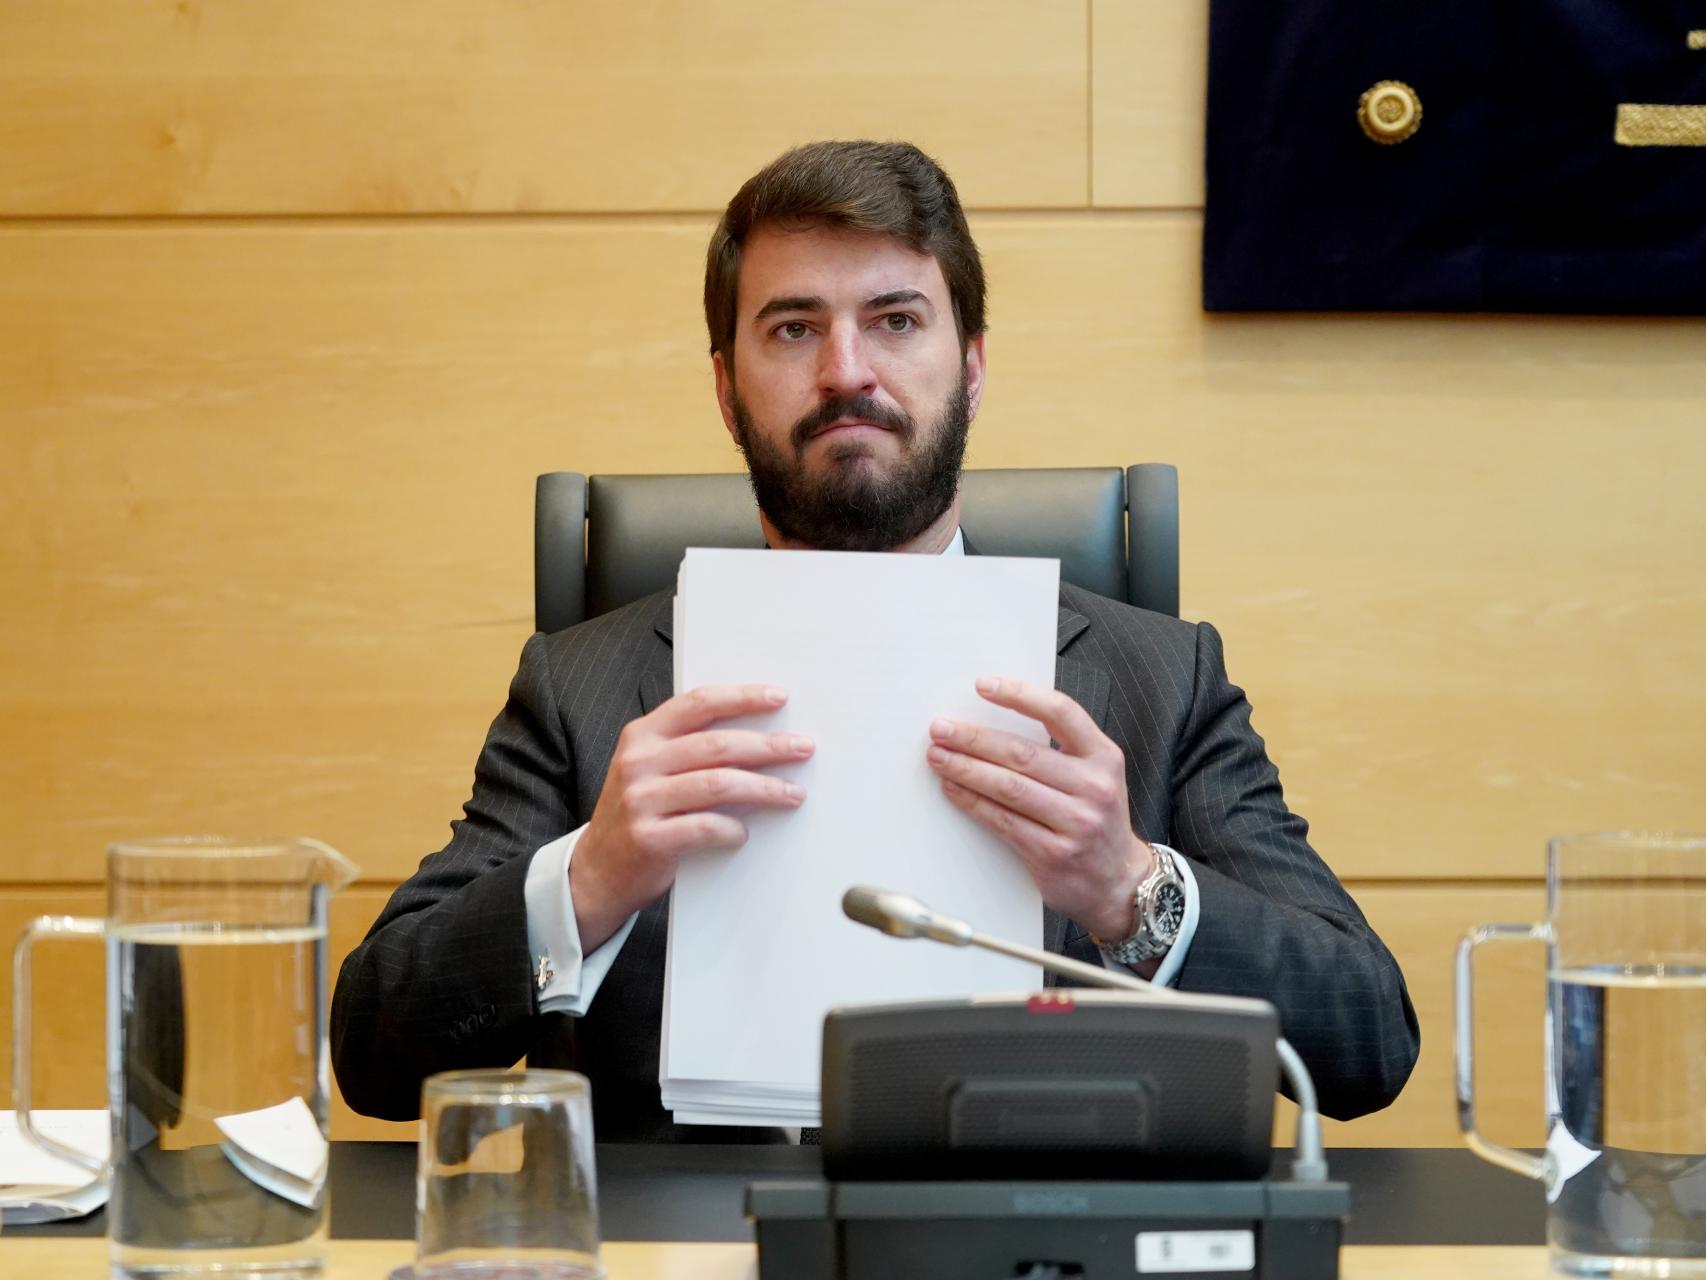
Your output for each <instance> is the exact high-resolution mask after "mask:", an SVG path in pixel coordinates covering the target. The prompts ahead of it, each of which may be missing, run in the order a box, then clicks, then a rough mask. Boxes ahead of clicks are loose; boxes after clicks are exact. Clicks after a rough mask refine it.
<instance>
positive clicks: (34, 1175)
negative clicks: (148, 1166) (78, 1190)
mask: <svg viewBox="0 0 1706 1280" xmlns="http://www.w3.org/2000/svg"><path fill="white" fill-rule="evenodd" d="M33 1114H34V1116H35V1122H36V1129H37V1130H38V1131H39V1132H41V1133H43V1134H46V1135H47V1136H48V1137H50V1138H57V1139H58V1140H59V1141H60V1142H63V1143H64V1144H65V1145H66V1146H68V1147H73V1148H75V1149H76V1150H78V1151H82V1152H86V1153H87V1154H89V1155H90V1156H93V1157H94V1158H95V1159H97V1160H105V1159H106V1158H107V1151H108V1150H109V1149H110V1147H111V1144H112V1120H111V1118H110V1117H109V1115H108V1113H107V1111H106V1109H105V1108H102V1109H101V1110H98V1111H61V1110H53V1111H37V1112H34V1113H33ZM93 1181H95V1175H94V1174H92V1173H90V1172H89V1171H88V1170H87V1169H83V1168H79V1167H78V1166H77V1165H74V1164H72V1163H71V1162H70V1161H69V1160H61V1159H60V1158H59V1157H58V1156H54V1155H49V1154H48V1153H47V1152H45V1151H43V1150H42V1149H41V1148H40V1147H38V1146H36V1144H35V1143H33V1142H31V1141H30V1140H29V1139H28V1138H26V1137H24V1135H23V1133H22V1132H21V1131H20V1130H19V1128H18V1113H17V1112H16V1111H0V1188H12V1187H29V1188H72V1187H82V1186H86V1185H88V1184H89V1183H91V1182H93Z"/></svg>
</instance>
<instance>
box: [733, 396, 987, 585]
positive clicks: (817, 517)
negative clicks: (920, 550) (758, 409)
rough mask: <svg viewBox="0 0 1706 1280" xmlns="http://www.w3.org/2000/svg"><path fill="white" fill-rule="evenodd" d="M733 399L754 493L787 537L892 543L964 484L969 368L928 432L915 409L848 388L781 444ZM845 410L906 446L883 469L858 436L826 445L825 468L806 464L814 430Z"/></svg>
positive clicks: (809, 542)
mask: <svg viewBox="0 0 1706 1280" xmlns="http://www.w3.org/2000/svg"><path fill="white" fill-rule="evenodd" d="M731 401H732V407H733V409H734V418H735V443H736V444H737V445H739V446H740V451H741V453H742V455H743V456H744V457H745V458H746V469H747V473H748V475H749V476H750V477H751V479H752V495H753V497H754V498H756V499H757V500H758V509H759V510H760V511H762V512H763V513H764V514H765V516H766V518H767V519H769V521H770V523H771V524H772V525H774V526H775V527H776V531H777V532H778V533H780V534H781V535H782V536H783V537H784V538H787V539H788V540H789V541H791V542H798V543H802V544H804V545H805V546H808V547H813V548H816V549H818V550H821V551H888V550H891V549H893V548H894V547H898V546H900V545H901V544H902V543H904V542H910V541H911V540H912V539H913V538H916V537H917V536H918V535H919V534H921V533H923V532H924V531H925V530H926V529H928V528H929V527H930V525H931V524H932V523H934V522H935V521H936V520H937V519H938V518H939V517H940V516H941V514H942V513H943V512H944V511H946V510H947V509H948V504H949V503H951V502H953V500H954V495H955V494H956V493H957V492H958V491H959V486H960V464H961V463H962V462H963V461H964V460H965V452H966V435H967V432H968V430H969V428H970V426H971V399H970V397H969V395H968V394H967V387H966V376H965V373H964V371H963V370H962V371H961V373H960V382H959V386H957V387H955V388H954V392H953V394H952V395H951V396H949V397H948V403H947V404H946V405H945V406H944V407H943V409H942V413H941V416H939V417H938V418H937V419H936V421H935V423H934V424H933V425H932V426H931V428H930V430H929V431H927V432H925V433H924V435H923V437H922V439H921V438H920V436H919V431H918V424H917V423H916V422H915V421H914V420H913V418H912V416H911V415H910V414H907V413H903V412H902V411H900V410H899V409H892V408H887V407H885V406H883V405H879V404H878V403H877V402H876V401H875V400H872V399H870V398H869V397H867V396H850V397H846V398H842V399H837V400H831V401H826V402H825V403H823V404H821V405H819V406H818V407H817V408H816V409H815V410H813V411H812V412H811V413H809V414H807V415H806V416H805V417H804V418H801V419H800V420H799V421H798V422H796V423H795V424H794V426H793V429H792V430H791V431H789V433H788V443H787V444H786V445H780V444H775V443H772V442H771V441H770V440H768V439H766V438H765V437H764V436H763V435H761V434H760V433H759V432H758V431H756V430H755V429H754V427H753V422H752V416H751V415H750V414H749V413H748V412H747V409H746V404H745V403H744V402H743V401H742V400H741V398H740V395H739V394H738V393H736V394H734V395H733V396H731ZM842 418H853V419H857V420H858V421H860V422H869V423H872V424H873V425H875V426H879V427H883V428H886V429H887V430H889V431H892V432H893V433H894V434H895V435H896V436H897V437H898V438H899V440H900V443H901V446H902V450H901V456H900V458H899V460H898V461H897V462H896V463H895V465H894V469H893V470H892V471H891V472H889V473H888V474H883V473H881V472H879V471H877V470H876V468H875V467H874V466H873V465H871V464H869V463H866V462H863V461H861V459H866V458H868V457H869V456H870V450H869V449H868V447H867V446H866V445H865V444H864V443H863V442H861V441H856V440H855V441H849V442H848V443H846V444H831V445H830V446H829V447H828V456H827V457H826V458H825V459H824V463H823V464H824V466H825V467H826V468H827V474H824V475H821V476H820V475H813V474H812V473H810V472H808V471H807V470H806V467H805V462H804V457H803V455H804V452H805V449H806V446H807V444H808V443H809V442H810V440H811V437H812V436H813V434H814V433H816V432H817V431H819V430H820V429H822V428H824V427H827V426H828V425H829V424H830V423H832V422H836V421H838V420H840V419H842Z"/></svg>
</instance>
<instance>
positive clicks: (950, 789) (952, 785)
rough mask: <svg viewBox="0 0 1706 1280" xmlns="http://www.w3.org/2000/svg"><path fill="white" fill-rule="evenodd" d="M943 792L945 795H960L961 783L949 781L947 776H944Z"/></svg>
mask: <svg viewBox="0 0 1706 1280" xmlns="http://www.w3.org/2000/svg"><path fill="white" fill-rule="evenodd" d="M942 794H943V795H947V796H957V795H959V794H960V785H959V783H957V782H949V781H948V780H947V779H946V778H943V779H942Z"/></svg>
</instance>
